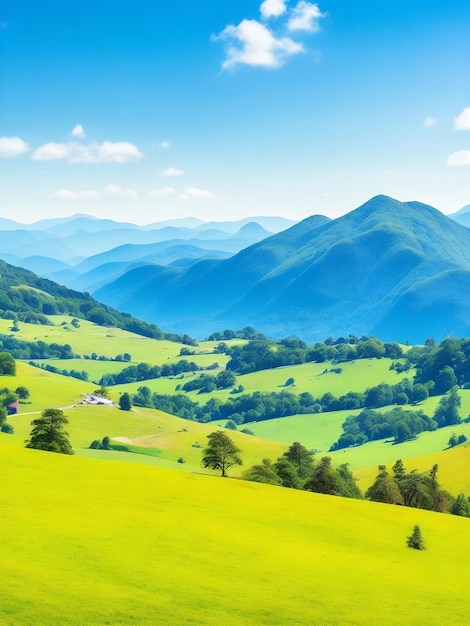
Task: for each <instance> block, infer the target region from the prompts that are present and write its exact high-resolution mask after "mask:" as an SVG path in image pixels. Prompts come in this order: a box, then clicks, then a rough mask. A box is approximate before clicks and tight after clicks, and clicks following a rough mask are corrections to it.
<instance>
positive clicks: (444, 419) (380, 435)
mask: <svg viewBox="0 0 470 626" xmlns="http://www.w3.org/2000/svg"><path fill="white" fill-rule="evenodd" d="M460 406H461V399H460V396H459V394H458V388H457V386H454V387H453V388H452V389H451V390H450V391H449V392H448V394H447V395H445V396H443V397H442V398H441V399H440V401H439V404H438V406H437V407H436V410H435V411H434V414H433V417H432V418H431V417H428V416H427V415H425V414H424V412H423V411H422V410H419V411H407V410H404V409H403V408H401V407H396V408H394V409H392V410H391V411H388V412H385V413H382V412H379V411H374V410H365V411H361V412H360V413H359V415H350V416H348V417H347V418H346V420H345V422H343V424H342V428H343V433H342V434H341V435H340V437H339V439H338V441H337V442H335V443H334V444H333V445H332V446H331V448H330V450H331V451H334V450H340V449H341V448H348V447H350V446H357V445H362V444H364V443H366V442H367V441H373V440H375V439H385V438H386V437H391V438H393V439H394V441H395V443H403V442H404V441H407V440H408V439H413V438H415V437H416V436H417V435H418V434H419V433H422V432H423V431H426V430H429V431H432V430H436V429H437V428H442V427H444V426H452V425H456V424H460V423H461V421H462V417H461V415H460V412H459V409H460Z"/></svg>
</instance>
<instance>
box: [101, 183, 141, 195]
mask: <svg viewBox="0 0 470 626" xmlns="http://www.w3.org/2000/svg"><path fill="white" fill-rule="evenodd" d="M104 195H105V196H125V197H126V198H137V193H136V192H135V191H134V190H133V189H123V187H121V185H106V187H105V188H104Z"/></svg>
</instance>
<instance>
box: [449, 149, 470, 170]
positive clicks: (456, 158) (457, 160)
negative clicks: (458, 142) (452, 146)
mask: <svg viewBox="0 0 470 626" xmlns="http://www.w3.org/2000/svg"><path fill="white" fill-rule="evenodd" d="M447 165H448V166H449V167H457V166H459V165H470V150H459V151H458V152H454V153H453V154H451V155H450V156H449V157H447Z"/></svg>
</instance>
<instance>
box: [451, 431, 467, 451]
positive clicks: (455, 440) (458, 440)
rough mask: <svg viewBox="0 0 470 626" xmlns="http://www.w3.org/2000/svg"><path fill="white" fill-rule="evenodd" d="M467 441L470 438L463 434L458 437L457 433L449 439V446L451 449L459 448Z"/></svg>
mask: <svg viewBox="0 0 470 626" xmlns="http://www.w3.org/2000/svg"><path fill="white" fill-rule="evenodd" d="M466 441H468V438H467V436H466V435H464V434H463V433H461V434H460V435H458V436H457V435H456V434H455V433H452V435H451V436H450V437H449V441H448V442H447V445H448V446H449V448H454V447H455V446H458V445H460V444H461V443H465V442H466Z"/></svg>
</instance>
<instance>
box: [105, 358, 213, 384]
mask: <svg viewBox="0 0 470 626" xmlns="http://www.w3.org/2000/svg"><path fill="white" fill-rule="evenodd" d="M200 369H201V368H200V367H199V365H197V363H194V362H193V361H187V360H186V359H181V360H180V361H178V362H177V363H165V364H164V365H161V366H160V365H149V364H148V363H138V364H137V365H129V366H128V367H125V368H124V369H123V370H121V371H120V372H117V373H116V374H103V376H102V377H101V379H100V381H99V384H100V385H103V386H105V387H112V386H113V385H123V384H126V383H135V382H140V381H142V380H151V379H152V378H161V377H163V378H164V377H167V376H178V375H179V374H182V373H184V372H196V371H198V370H200Z"/></svg>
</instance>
